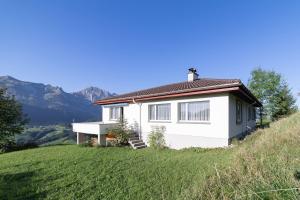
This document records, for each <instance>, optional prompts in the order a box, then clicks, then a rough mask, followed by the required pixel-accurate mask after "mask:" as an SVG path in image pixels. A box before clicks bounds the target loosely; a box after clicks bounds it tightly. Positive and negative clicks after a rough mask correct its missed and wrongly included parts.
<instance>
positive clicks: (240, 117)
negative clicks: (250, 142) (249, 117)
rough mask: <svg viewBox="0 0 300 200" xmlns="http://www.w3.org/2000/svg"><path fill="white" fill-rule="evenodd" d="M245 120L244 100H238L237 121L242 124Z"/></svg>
mask: <svg viewBox="0 0 300 200" xmlns="http://www.w3.org/2000/svg"><path fill="white" fill-rule="evenodd" d="M242 122H243V105H242V102H241V101H239V100H236V123H237V124H240V123H242Z"/></svg>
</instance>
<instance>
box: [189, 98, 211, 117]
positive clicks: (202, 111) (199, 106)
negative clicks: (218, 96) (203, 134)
mask: <svg viewBox="0 0 300 200" xmlns="http://www.w3.org/2000/svg"><path fill="white" fill-rule="evenodd" d="M187 104H188V112H187V115H188V116H187V118H188V120H189V121H209V120H210V106H209V101H202V102H191V103H187Z"/></svg>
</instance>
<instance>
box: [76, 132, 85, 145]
mask: <svg viewBox="0 0 300 200" xmlns="http://www.w3.org/2000/svg"><path fill="white" fill-rule="evenodd" d="M82 143H84V134H83V133H79V132H77V144H82Z"/></svg>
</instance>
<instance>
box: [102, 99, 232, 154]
mask: <svg viewBox="0 0 300 200" xmlns="http://www.w3.org/2000/svg"><path fill="white" fill-rule="evenodd" d="M206 100H209V101H210V121H209V122H205V123H188V122H187V123H182V122H179V121H178V103H180V102H192V101H206ZM160 103H170V104H171V120H170V122H149V120H148V106H149V104H160ZM228 105H229V94H218V95H216V94H215V95H206V96H203V95H202V96H194V97H185V98H176V99H168V100H164V101H151V102H143V103H142V105H141V124H142V126H141V129H142V138H143V140H144V141H145V142H147V137H148V134H149V133H150V132H151V130H152V127H156V126H164V127H165V130H166V131H165V139H166V143H167V145H168V146H169V147H171V148H175V149H180V148H187V147H222V146H227V145H228V139H229V109H228ZM139 109H140V108H139V105H138V104H129V105H128V106H125V107H124V118H125V119H126V120H127V121H128V123H129V125H132V126H133V127H135V129H136V130H138V128H139V121H140V117H139V116H140V111H139ZM103 122H109V108H107V107H104V108H103Z"/></svg>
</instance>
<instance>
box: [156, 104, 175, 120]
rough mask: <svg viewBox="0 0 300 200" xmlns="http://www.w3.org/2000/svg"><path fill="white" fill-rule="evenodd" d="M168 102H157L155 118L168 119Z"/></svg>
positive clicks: (169, 113) (169, 112)
mask: <svg viewBox="0 0 300 200" xmlns="http://www.w3.org/2000/svg"><path fill="white" fill-rule="evenodd" d="M170 108H171V106H170V104H158V105H156V116H157V117H156V119H157V120H170V116H171V109H170Z"/></svg>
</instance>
